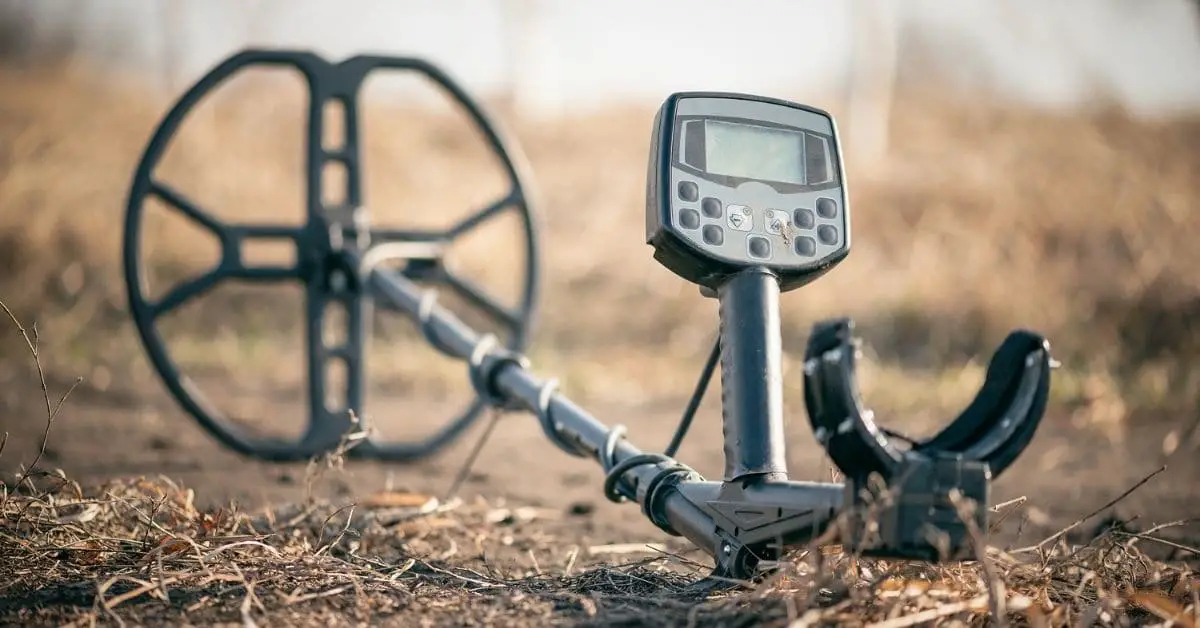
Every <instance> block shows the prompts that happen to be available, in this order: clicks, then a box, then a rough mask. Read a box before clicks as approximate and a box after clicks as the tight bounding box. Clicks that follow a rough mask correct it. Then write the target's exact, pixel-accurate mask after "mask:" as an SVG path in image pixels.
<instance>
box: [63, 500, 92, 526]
mask: <svg viewBox="0 0 1200 628" xmlns="http://www.w3.org/2000/svg"><path fill="white" fill-rule="evenodd" d="M57 510H58V511H59V515H58V521H59V523H87V522H89V521H91V520H92V519H95V518H96V515H98V514H100V506H97V505H96V504H82V505H79V504H74V505H69V506H59V507H58V508H57ZM64 510H66V511H67V512H65V513H64V512H62V511H64Z"/></svg>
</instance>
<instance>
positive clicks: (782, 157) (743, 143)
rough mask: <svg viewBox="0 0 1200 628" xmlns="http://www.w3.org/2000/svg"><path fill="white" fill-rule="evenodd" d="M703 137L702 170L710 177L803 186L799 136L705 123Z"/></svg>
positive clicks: (715, 121) (803, 162)
mask: <svg viewBox="0 0 1200 628" xmlns="http://www.w3.org/2000/svg"><path fill="white" fill-rule="evenodd" d="M704 135H705V138H704V161H705V170H707V171H708V172H710V173H712V174H719V175H725V176H728V177H739V178H745V179H764V180H767V181H779V182H781V183H792V184H797V185H804V184H805V176H804V165H805V151H804V134H803V133H797V132H795V131H786V130H783V129H772V128H768V127H762V126H753V125H749V124H737V123H734V122H721V121H717V120H705V121H704Z"/></svg>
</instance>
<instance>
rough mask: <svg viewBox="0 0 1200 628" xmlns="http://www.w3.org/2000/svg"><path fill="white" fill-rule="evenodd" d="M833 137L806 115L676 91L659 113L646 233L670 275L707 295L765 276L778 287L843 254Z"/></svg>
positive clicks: (759, 101) (828, 122)
mask: <svg viewBox="0 0 1200 628" xmlns="http://www.w3.org/2000/svg"><path fill="white" fill-rule="evenodd" d="M839 149H840V147H839V144H838V138H837V129H836V125H835V124H834V121H833V118H832V116H830V115H829V114H827V113H825V112H823V111H821V110H818V109H813V108H811V107H807V106H804V105H799V104H795V103H790V102H786V101H781V100H776V99H771V98H765V97H760V96H752V95H747V94H732V93H709V92H684V93H678V94H674V95H672V96H671V97H670V98H668V99H667V101H666V102H665V103H664V104H663V106H662V107H661V108H660V109H659V112H658V114H657V116H656V117H655V129H654V136H653V139H652V146H651V151H650V152H651V155H650V162H649V169H648V174H647V198H646V236H647V242H648V243H649V244H651V245H653V246H654V247H655V258H656V259H658V260H659V261H660V262H661V263H663V264H664V265H666V266H667V267H668V268H670V269H671V270H672V271H674V272H675V273H676V274H679V275H680V276H682V277H684V278H685V279H688V280H689V281H693V282H695V283H698V284H701V285H703V286H708V287H713V288H715V285H716V284H717V283H719V282H720V281H721V280H722V278H723V277H724V276H727V275H729V274H731V273H733V272H736V271H737V270H739V269H742V268H746V267H750V266H764V267H766V268H769V269H770V270H772V271H773V272H775V273H776V274H777V275H779V277H780V280H781V282H780V283H781V286H782V287H784V288H785V289H790V288H795V287H799V286H800V285H804V284H805V283H808V282H810V281H812V280H813V279H816V278H817V277H819V276H820V275H822V274H824V273H825V272H827V271H828V270H829V268H831V267H832V266H833V265H834V264H836V263H837V262H839V261H841V260H842V259H843V258H845V256H846V255H847V254H848V253H849V249H850V217H849V208H848V207H847V196H846V190H845V183H844V181H843V172H842V162H841V156H840V150H839Z"/></svg>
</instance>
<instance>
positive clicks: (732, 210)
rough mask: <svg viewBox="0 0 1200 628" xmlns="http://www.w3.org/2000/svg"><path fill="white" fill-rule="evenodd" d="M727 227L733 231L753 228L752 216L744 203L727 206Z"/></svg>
mask: <svg viewBox="0 0 1200 628" xmlns="http://www.w3.org/2000/svg"><path fill="white" fill-rule="evenodd" d="M728 222H729V228H730V229H733V230H734V231H749V230H751V229H753V228H754V217H753V216H752V215H751V214H750V208H749V207H746V206H745V205H730V206H729V218H728Z"/></svg>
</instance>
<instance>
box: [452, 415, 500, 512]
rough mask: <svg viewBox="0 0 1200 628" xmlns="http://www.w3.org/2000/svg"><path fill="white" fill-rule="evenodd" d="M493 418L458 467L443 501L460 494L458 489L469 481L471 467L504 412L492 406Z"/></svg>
mask: <svg viewBox="0 0 1200 628" xmlns="http://www.w3.org/2000/svg"><path fill="white" fill-rule="evenodd" d="M489 414H491V419H490V420H489V421H488V424H487V427H485V428H484V430H483V434H480V435H479V440H477V441H475V446H474V447H472V448H471V453H470V454H468V455H467V459H466V461H464V462H463V464H462V466H461V467H459V469H458V474H457V475H455V477H454V482H453V483H451V484H450V488H449V489H447V490H446V494H445V496H443V498H442V501H449V500H450V498H452V497H454V496H456V495H458V490H459V489H460V488H462V485H463V482H466V481H467V476H468V475H470V473H471V467H473V466H475V460H476V459H477V458H479V454H480V452H482V451H483V446H484V445H486V444H487V442H488V440H489V439H490V438H491V435H492V431H493V430H495V429H496V424H498V423H499V422H500V418H501V416H502V413H501V412H500V410H498V409H496V408H492V409H491V412H490V413H489Z"/></svg>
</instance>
